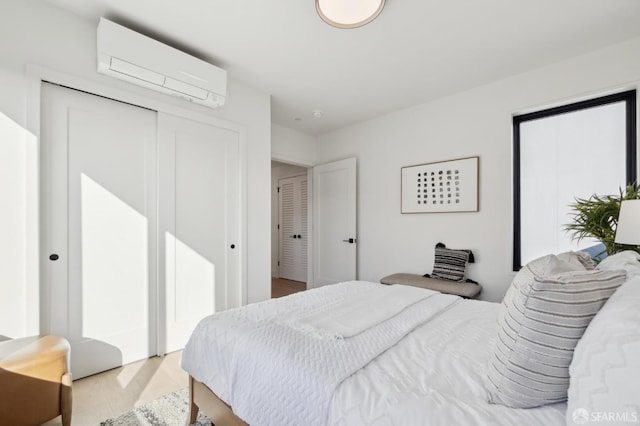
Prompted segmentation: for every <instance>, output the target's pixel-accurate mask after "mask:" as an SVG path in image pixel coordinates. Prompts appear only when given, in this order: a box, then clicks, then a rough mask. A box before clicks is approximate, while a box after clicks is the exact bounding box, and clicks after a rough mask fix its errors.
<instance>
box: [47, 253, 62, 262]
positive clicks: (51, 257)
mask: <svg viewBox="0 0 640 426" xmlns="http://www.w3.org/2000/svg"><path fill="white" fill-rule="evenodd" d="M58 259H60V256H58V255H57V254H55V253H54V254H52V255H50V256H49V260H52V261H54V262H55V261H56V260H58Z"/></svg>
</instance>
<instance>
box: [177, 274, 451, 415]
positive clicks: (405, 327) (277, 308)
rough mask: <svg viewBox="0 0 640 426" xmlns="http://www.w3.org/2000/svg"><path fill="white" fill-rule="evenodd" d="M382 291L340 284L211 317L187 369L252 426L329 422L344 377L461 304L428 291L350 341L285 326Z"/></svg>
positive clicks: (193, 343)
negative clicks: (316, 312) (333, 306)
mask: <svg viewBox="0 0 640 426" xmlns="http://www.w3.org/2000/svg"><path fill="white" fill-rule="evenodd" d="M381 288H383V287H381V285H380V284H376V283H368V282H362V281H355V282H349V283H340V284H336V285H333V286H326V287H322V288H319V289H315V290H311V291H307V292H304V293H299V294H296V295H293V296H291V297H288V298H285V299H283V300H279V301H278V300H276V301H270V302H266V303H263V304H257V305H250V306H249V307H247V308H245V309H240V310H237V309H236V310H232V311H227V312H222V313H220V314H217V315H214V316H212V317H209V318H207V319H205V320H203V321H202V322H201V323H200V325H199V326H198V327H197V328H196V330H195V331H194V334H193V335H192V337H191V339H190V340H189V343H188V344H187V347H186V348H185V351H184V352H183V358H182V366H183V368H184V369H185V370H187V371H188V372H189V373H190V374H191V375H192V376H193V377H194V378H196V379H197V380H199V381H202V382H203V383H205V384H206V385H207V386H209V387H210V388H211V389H212V390H213V391H214V392H216V394H217V395H218V396H220V397H221V398H222V399H223V400H224V401H225V402H227V403H228V404H230V405H231V406H232V407H233V410H234V412H235V413H236V414H237V415H238V416H239V417H241V418H242V419H243V420H245V421H246V422H248V423H249V424H254V425H260V426H268V425H278V426H282V425H305V426H307V425H308V426H312V425H325V424H327V417H328V413H329V406H330V402H331V398H332V396H333V393H334V391H335V389H336V388H337V387H338V386H339V384H340V383H341V382H342V381H343V380H344V379H345V378H347V377H348V376H350V375H351V374H353V373H354V372H355V371H357V370H359V369H360V368H362V367H363V366H364V365H366V364H367V363H368V362H370V361H371V360H372V359H374V358H375V357H376V356H378V355H379V354H380V353H382V352H384V351H385V350H387V349H388V348H389V347H391V346H393V345H394V344H395V343H397V342H398V341H399V340H401V339H402V338H403V337H404V336H405V335H406V334H407V333H409V332H410V331H411V330H413V329H415V328H416V327H417V326H419V325H420V324H422V323H424V322H426V321H428V320H429V319H430V318H432V317H434V316H436V315H438V314H439V313H441V312H442V311H444V310H446V309H447V308H448V307H450V306H451V305H453V304H455V303H456V302H458V301H459V300H460V299H459V298H457V297H455V296H450V295H442V294H437V293H436V294H432V293H431V292H428V291H427V292H426V293H425V294H429V295H431V297H428V298H426V299H424V300H421V301H419V302H417V303H415V304H413V305H411V306H409V307H407V308H406V309H404V310H403V311H402V312H400V313H398V314H397V315H396V316H394V317H392V318H390V319H389V320H387V321H384V322H383V323H381V324H379V325H377V326H376V327H372V328H369V329H367V330H365V331H363V332H362V333H360V334H358V335H356V336H353V337H351V338H348V339H340V340H327V339H319V338H316V337H313V336H310V335H308V334H306V333H303V332H301V331H300V330H296V329H294V328H292V327H291V326H290V325H288V322H289V321H290V318H291V317H297V316H301V315H302V314H303V313H309V312H311V313H312V312H313V311H314V310H316V311H322V310H324V309H325V308H326V306H328V305H331V304H335V303H337V302H339V301H344V300H352V301H354V302H357V301H358V300H360V299H361V298H363V297H367V295H368V294H369V293H372V292H376V291H379V290H380V289H381ZM375 308H376V307H375V306H372V309H375ZM222 324H224V326H222V327H219V326H220V325H222ZM203 360H204V362H203ZM212 369H213V370H214V371H215V372H213V373H212V371H211V370H212Z"/></svg>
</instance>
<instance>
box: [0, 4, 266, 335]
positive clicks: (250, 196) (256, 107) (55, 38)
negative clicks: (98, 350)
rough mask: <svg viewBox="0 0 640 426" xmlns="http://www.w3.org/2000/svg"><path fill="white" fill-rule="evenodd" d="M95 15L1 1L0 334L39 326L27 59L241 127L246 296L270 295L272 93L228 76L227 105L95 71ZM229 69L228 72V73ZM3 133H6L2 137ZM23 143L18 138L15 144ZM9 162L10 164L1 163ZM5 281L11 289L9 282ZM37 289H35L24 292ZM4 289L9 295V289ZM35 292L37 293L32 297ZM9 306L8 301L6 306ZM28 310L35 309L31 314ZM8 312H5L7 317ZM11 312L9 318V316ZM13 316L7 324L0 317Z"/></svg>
mask: <svg viewBox="0 0 640 426" xmlns="http://www.w3.org/2000/svg"><path fill="white" fill-rule="evenodd" d="M96 25H97V22H89V21H87V20H84V19H81V18H79V17H77V16H76V15H73V14H71V13H68V12H66V11H63V10H61V9H58V8H56V7H54V6H52V5H50V4H48V3H47V2H44V1H40V0H21V1H9V2H2V3H1V4H0V52H2V55H0V93H2V96H0V114H2V115H0V122H2V123H14V124H13V125H10V126H13V127H12V130H6V129H7V127H6V126H5V127H3V128H2V129H4V130H2V129H0V132H2V140H0V144H2V145H1V147H0V156H1V159H0V162H1V163H0V167H1V168H2V170H3V174H5V173H9V174H10V175H11V176H10V178H4V177H5V176H4V175H3V178H4V179H2V180H1V181H0V197H2V200H3V203H4V204H3V208H2V210H3V212H2V216H1V217H0V219H1V220H0V235H2V238H1V239H0V256H1V258H0V262H1V263H0V291H2V293H1V297H0V335H2V334H6V335H10V337H17V336H20V335H26V334H33V333H37V332H38V330H37V323H38V319H37V312H36V313H34V312H33V306H34V300H35V301H36V304H37V289H38V286H39V282H38V273H37V271H38V257H37V256H38V193H37V190H38V184H37V182H38V151H37V144H38V142H37V139H36V138H34V136H35V137H37V136H38V133H39V125H38V121H37V120H35V121H34V120H33V117H34V115H37V111H36V112H35V114H34V111H33V105H29V103H30V102H31V103H33V99H32V91H31V90H32V87H33V84H32V79H31V78H30V77H28V76H27V74H26V67H27V65H36V66H39V67H44V68H46V69H47V70H53V72H60V73H62V74H63V75H65V76H70V78H71V79H74V78H79V79H81V80H82V81H87V82H91V83H94V84H97V85H101V86H102V87H108V88H110V89H113V90H115V91H118V90H121V91H123V93H130V94H132V96H137V97H144V98H145V99H149V100H151V102H158V103H165V104H169V105H172V106H175V107H176V108H183V109H186V110H189V111H193V113H194V114H195V115H197V114H201V115H207V116H210V117H217V118H220V119H223V120H228V121H231V122H234V123H236V124H237V125H240V126H242V127H243V128H245V129H246V134H247V135H248V138H247V153H246V158H247V170H248V173H247V176H246V184H247V187H248V193H247V200H248V206H247V211H248V214H247V234H248V247H246V252H247V253H248V255H247V265H248V300H249V301H250V302H253V301H259V300H264V299H267V298H269V297H270V293H271V291H270V288H271V286H270V263H269V262H270V250H271V246H270V242H269V239H270V233H269V224H270V218H269V212H270V209H269V205H270V202H271V199H270V184H269V176H270V167H271V164H270V159H271V143H270V139H271V123H270V121H271V117H270V115H271V112H270V97H269V95H267V94H264V93H260V92H258V91H256V90H254V89H251V88H249V87H247V86H245V85H242V84H240V83H238V82H235V81H233V80H230V81H229V99H228V103H227V105H225V106H224V107H223V108H220V109H217V110H211V109H207V108H204V107H200V106H197V105H193V104H191V103H189V102H186V101H182V100H178V99H174V98H171V97H168V96H165V95H162V94H159V93H155V92H151V91H148V90H146V89H143V88H139V87H136V86H132V85H130V84H127V83H125V82H121V81H117V80H114V79H111V78H108V77H105V76H102V75H98V74H97V73H96V71H95V70H96V48H95V45H96V34H95V28H96ZM231 77H233V76H231ZM5 135H10V136H8V137H5ZM21 144H22V146H21ZM5 166H10V167H5ZM8 288H11V289H12V290H11V291H8V290H7V289H8ZM34 289H35V291H36V294H35V295H32V294H31V295H30V294H29V293H28V292H30V291H33V290H34ZM7 295H10V296H9V297H7ZM34 298H35V299H34ZM8 307H10V308H8ZM34 315H35V316H36V317H35V318H34ZM5 317H6V318H5ZM7 318H10V321H8V320H7ZM7 324H11V327H10V328H7V330H6V331H5V325H7Z"/></svg>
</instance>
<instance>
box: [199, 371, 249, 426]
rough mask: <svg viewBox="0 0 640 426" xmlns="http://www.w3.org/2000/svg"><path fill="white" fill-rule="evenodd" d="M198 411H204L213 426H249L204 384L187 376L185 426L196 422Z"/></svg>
mask: <svg viewBox="0 0 640 426" xmlns="http://www.w3.org/2000/svg"><path fill="white" fill-rule="evenodd" d="M200 410H202V411H204V413H205V414H206V415H207V417H209V419H211V421H212V422H213V424H214V425H215V426H249V425H248V424H247V423H245V422H244V421H243V420H242V419H241V418H240V417H238V416H236V415H235V413H234V412H233V411H232V410H231V407H229V406H228V405H227V404H226V403H225V402H224V401H222V400H221V399H220V398H218V396H217V395H216V394H215V393H214V392H213V391H212V390H211V389H209V388H208V387H207V386H206V385H205V384H204V383H201V382H199V381H197V380H196V379H194V378H193V377H191V375H189V423H187V426H188V425H192V424H194V423H195V422H196V418H197V417H198V411H200Z"/></svg>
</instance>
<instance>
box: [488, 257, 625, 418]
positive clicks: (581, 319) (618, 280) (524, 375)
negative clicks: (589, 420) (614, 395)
mask: <svg viewBox="0 0 640 426" xmlns="http://www.w3.org/2000/svg"><path fill="white" fill-rule="evenodd" d="M625 280H626V274H625V271H623V270H617V271H601V270H585V269H582V270H578V271H568V272H562V273H559V274H555V275H549V276H542V277H539V276H535V277H534V279H533V282H532V284H531V285H527V286H525V287H524V288H525V289H526V290H523V291H521V293H518V294H516V296H515V297H514V298H513V299H512V302H511V303H510V304H509V305H508V306H506V309H505V314H504V315H503V316H502V317H501V318H500V321H499V326H500V327H499V329H498V336H497V339H496V344H495V347H494V351H493V354H492V356H491V358H490V360H489V366H488V373H487V381H486V389H487V391H488V396H489V402H490V403H493V404H502V405H506V406H508V407H514V408H531V407H538V406H541V405H547V404H553V403H556V402H562V401H565V400H566V399H567V389H568V388H569V365H570V364H571V360H572V357H573V350H574V348H575V346H576V344H577V343H578V341H579V340H580V338H581V337H582V335H583V333H584V331H585V330H586V328H587V326H588V325H589V322H590V321H591V319H592V318H593V317H594V316H595V315H596V313H597V312H598V311H599V310H600V308H601V307H602V305H603V304H604V303H605V301H606V300H607V299H608V298H609V297H610V296H611V295H612V294H613V293H614V292H615V291H616V289H617V288H618V287H619V286H620V285H622V283H624V282H625Z"/></svg>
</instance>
